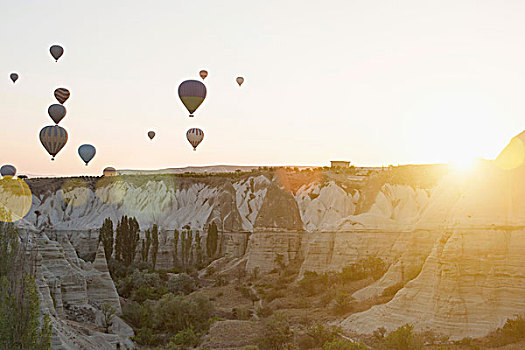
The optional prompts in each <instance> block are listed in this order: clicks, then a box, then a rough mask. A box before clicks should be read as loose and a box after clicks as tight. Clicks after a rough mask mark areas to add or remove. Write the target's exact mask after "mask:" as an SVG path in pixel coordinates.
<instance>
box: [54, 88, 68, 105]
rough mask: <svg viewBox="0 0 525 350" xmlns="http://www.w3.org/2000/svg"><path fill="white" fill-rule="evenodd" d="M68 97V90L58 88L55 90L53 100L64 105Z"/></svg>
mask: <svg viewBox="0 0 525 350" xmlns="http://www.w3.org/2000/svg"><path fill="white" fill-rule="evenodd" d="M69 96H70V93H69V90H68V89H65V88H58V89H56V90H55V98H56V99H57V101H58V102H60V103H61V104H64V103H65V102H66V101H67V99H68V98H69Z"/></svg>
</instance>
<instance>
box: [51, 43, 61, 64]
mask: <svg viewBox="0 0 525 350" xmlns="http://www.w3.org/2000/svg"><path fill="white" fill-rule="evenodd" d="M49 52H51V56H53V58H54V59H55V61H56V62H58V59H59V58H60V57H61V56H62V55H63V54H64V48H63V47H62V46H60V45H53V46H51V47H50V48H49Z"/></svg>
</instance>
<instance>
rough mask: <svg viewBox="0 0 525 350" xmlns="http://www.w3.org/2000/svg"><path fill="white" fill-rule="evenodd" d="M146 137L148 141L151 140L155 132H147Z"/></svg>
mask: <svg viewBox="0 0 525 350" xmlns="http://www.w3.org/2000/svg"><path fill="white" fill-rule="evenodd" d="M148 137H149V139H150V140H153V138H154V137H155V131H148Z"/></svg>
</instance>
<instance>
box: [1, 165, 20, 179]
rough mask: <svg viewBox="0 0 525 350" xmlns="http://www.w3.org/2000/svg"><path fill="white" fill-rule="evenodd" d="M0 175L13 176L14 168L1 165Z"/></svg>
mask: <svg viewBox="0 0 525 350" xmlns="http://www.w3.org/2000/svg"><path fill="white" fill-rule="evenodd" d="M0 175H2V176H15V175H16V168H15V167H14V166H12V165H9V164H6V165H2V167H1V168H0Z"/></svg>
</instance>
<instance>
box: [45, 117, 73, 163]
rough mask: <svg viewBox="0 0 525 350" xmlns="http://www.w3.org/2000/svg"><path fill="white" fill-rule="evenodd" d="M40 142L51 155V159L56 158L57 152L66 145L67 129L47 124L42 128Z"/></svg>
mask: <svg viewBox="0 0 525 350" xmlns="http://www.w3.org/2000/svg"><path fill="white" fill-rule="evenodd" d="M40 142H42V145H43V146H44V148H45V149H46V151H47V153H49V154H50V155H51V157H52V158H51V160H55V156H56V155H57V153H58V152H60V150H61V149H62V148H64V146H65V145H66V142H67V131H66V129H64V128H61V127H60V126H58V125H53V126H46V127H44V128H42V130H40Z"/></svg>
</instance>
